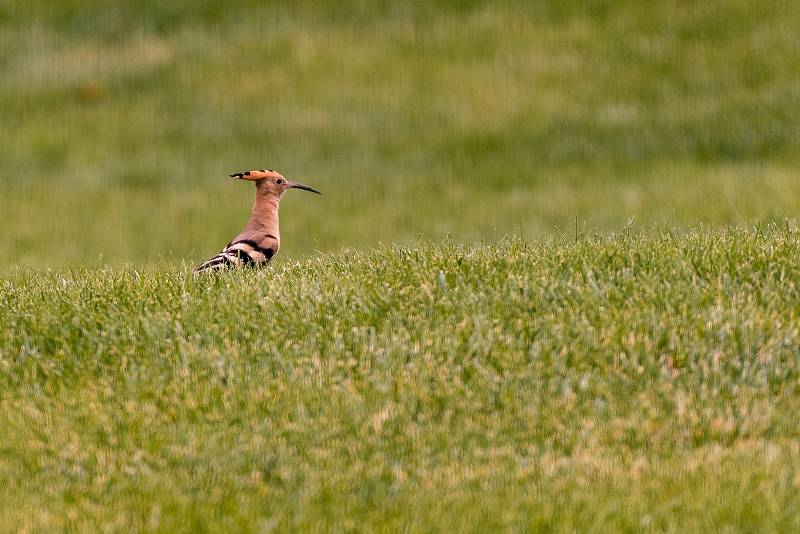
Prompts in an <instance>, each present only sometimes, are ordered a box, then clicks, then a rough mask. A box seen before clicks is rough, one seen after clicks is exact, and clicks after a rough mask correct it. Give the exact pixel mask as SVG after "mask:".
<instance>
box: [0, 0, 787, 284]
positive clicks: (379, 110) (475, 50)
mask: <svg viewBox="0 0 800 534" xmlns="http://www.w3.org/2000/svg"><path fill="white" fill-rule="evenodd" d="M0 69H1V72H2V76H0V124H1V125H2V126H0V199H2V203H1V204H0V210H1V211H0V217H1V219H2V224H1V225H0V228H2V229H0V269H8V268H9V267H11V266H12V265H36V266H39V267H50V266H53V267H58V266H64V265H80V264H97V263H98V262H100V263H106V262H111V263H116V262H134V263H137V264H144V263H151V262H155V261H159V260H160V259H167V260H169V261H187V262H194V261H197V260H200V259H202V258H204V257H207V256H209V255H210V254H212V253H214V252H216V251H217V250H218V249H219V248H220V247H221V246H223V245H224V244H225V243H226V242H227V241H228V239H230V237H231V236H233V235H234V233H235V232H236V231H238V229H239V228H240V227H241V226H242V224H243V223H244V221H245V219H246V218H247V214H248V210H249V207H250V204H251V201H252V186H251V185H250V184H246V183H243V182H236V181H233V180H231V179H229V178H227V174H229V173H230V172H234V171H240V170H246V169H250V168H263V167H269V168H274V169H278V170H280V171H282V172H283V173H284V174H285V175H286V176H287V177H289V178H292V179H297V180H300V181H303V182H306V183H308V184H310V185H313V186H315V187H318V188H319V189H321V190H322V191H323V192H324V196H323V197H315V196H311V195H306V194H303V193H300V192H292V193H290V194H288V195H287V198H286V199H285V200H284V203H283V208H282V225H283V226H282V235H283V241H284V242H283V248H282V255H283V256H284V257H286V256H293V257H298V256H302V255H306V254H310V253H314V251H315V250H322V251H340V250H342V249H349V248H366V247H369V246H372V245H374V244H376V243H378V242H405V243H408V242H414V241H415V240H418V239H420V238H422V239H426V240H427V239H440V238H442V237H443V236H446V235H448V234H450V235H451V236H452V238H453V239H455V240H458V241H466V240H476V239H490V240H493V239H497V238H499V237H501V236H503V235H506V234H521V235H524V236H530V237H532V236H537V235H542V234H545V233H554V232H563V233H571V232H574V230H575V225H576V222H577V223H578V224H580V226H581V228H582V231H603V230H609V229H610V230H618V229H620V228H622V227H624V226H625V225H626V224H629V222H630V221H631V220H634V221H635V225H637V226H640V227H641V226H645V225H649V224H651V223H654V222H665V221H666V222H669V223H670V224H674V225H679V226H680V225H697V224H700V223H711V224H727V223H744V222H748V223H752V222H755V223H759V222H764V221H769V220H778V221H780V222H781V224H783V223H784V221H785V219H787V218H788V219H789V223H790V224H793V218H794V217H795V216H796V214H797V212H798V201H799V200H800V180H798V178H800V173H799V172H798V169H800V166H798V163H800V156H799V155H798V148H799V147H800V120H799V119H800V3H798V2H790V1H785V2H781V1H768V2H756V1H743V0H719V1H703V2H696V1H679V2H656V3H651V2H643V1H623V0H619V1H602V0H585V1H556V0H553V1H522V2H511V1H509V2H469V1H455V0H452V1H440V2H427V1H422V0H419V1H388V0H385V1H357V2H338V1H298V2H288V1H287V2H249V1H242V0H240V1H229V2H217V1H202V0H177V1H176V0H171V1H169V2H160V1H143V0H128V1H124V0H119V1H114V2H111V1H108V2H103V1H96V0H80V1H77V0H64V1H43V0H35V1H28V2H18V1H13V0H3V1H0Z"/></svg>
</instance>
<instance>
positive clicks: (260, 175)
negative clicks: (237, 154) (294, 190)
mask: <svg viewBox="0 0 800 534" xmlns="http://www.w3.org/2000/svg"><path fill="white" fill-rule="evenodd" d="M230 177H231V178H238V179H240V180H263V179H264V178H277V177H281V178H282V176H281V173H279V172H278V171H273V170H272V169H258V170H255V171H242V172H235V173H233V174H231V175H230Z"/></svg>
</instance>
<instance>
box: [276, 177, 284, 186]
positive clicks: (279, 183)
mask: <svg viewBox="0 0 800 534" xmlns="http://www.w3.org/2000/svg"><path fill="white" fill-rule="evenodd" d="M275 183H276V184H278V185H281V184H282V183H283V180H282V179H281V178H278V179H277V180H275Z"/></svg>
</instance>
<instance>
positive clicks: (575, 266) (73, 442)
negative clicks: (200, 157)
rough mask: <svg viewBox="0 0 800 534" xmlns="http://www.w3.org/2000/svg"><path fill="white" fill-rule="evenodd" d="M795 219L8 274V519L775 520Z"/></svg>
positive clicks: (3, 353)
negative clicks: (233, 263) (235, 269)
mask: <svg viewBox="0 0 800 534" xmlns="http://www.w3.org/2000/svg"><path fill="white" fill-rule="evenodd" d="M798 242H800V241H798V235H797V232H796V231H795V230H791V229H787V228H779V227H762V228H761V229H753V230H749V231H725V232H715V231H704V232H691V233H688V234H683V233H680V232H675V231H672V230H667V229H661V230H657V231H653V232H648V233H647V234H646V235H637V234H635V233H630V232H624V233H622V234H619V235H614V236H606V237H596V236H588V235H583V234H579V235H578V236H577V241H576V240H575V238H574V237H571V238H566V237H564V238H551V239H547V240H543V241H536V242H526V241H521V240H517V239H515V240H509V241H505V242H503V243H501V244H500V245H473V246H458V245H454V244H445V245H438V246H420V247H414V248H397V247H383V248H380V249H377V250H374V251H372V252H370V253H368V254H350V255H347V256H338V255H336V256H322V257H318V258H315V259H308V260H304V261H302V262H299V263H295V262H289V261H282V262H278V263H277V264H275V265H273V266H271V267H270V268H269V269H267V270H266V271H261V272H254V271H250V272H241V273H229V274H227V275H225V276H219V277H215V276H210V277H200V278H194V277H192V275H191V273H190V272H189V271H188V270H187V269H182V268H175V267H168V266H163V265H162V266H154V267H152V268H146V269H136V270H134V269H104V268H103V269H101V268H92V269H81V270H77V271H75V270H73V271H54V272H52V273H47V274H41V273H33V272H30V271H26V270H20V271H16V272H14V273H12V274H11V275H10V276H9V277H7V278H5V279H4V280H3V281H2V282H1V284H2V285H0V303H1V304H2V306H0V325H1V326H0V388H2V391H3V394H2V396H0V432H1V433H2V435H3V436H4V438H3V440H2V448H0V479H2V480H6V481H13V483H9V484H2V485H0V529H3V530H8V529H14V530H17V529H34V528H35V529H44V530H52V529H53V528H75V529H78V530H86V529H89V530H101V529H106V528H116V529H125V530H130V529H134V530H139V529H152V530H159V531H165V532H166V531H169V532H174V531H190V530H193V531H196V530H198V529H199V530H210V531H223V530H230V529H245V530H259V529H262V528H266V527H267V526H269V527H277V528H279V529H280V530H297V529H302V530H317V529H319V528H323V527H324V528H325V529H327V528H331V527H335V528H343V529H347V528H353V529H357V530H363V531H398V530H410V531H448V532H449V531H453V530H470V531H485V530H486V529H487V528H504V529H513V530H528V529H538V528H541V529H547V530H563V531H572V530H575V529H577V530H586V529H587V528H588V529H589V530H597V531H610V530H614V531H616V530H639V529H644V530H659V531H663V530H672V531H698V530H700V531H715V532H716V531H719V530H725V529H732V530H734V531H737V530H747V531H751V530H757V531H770V530H777V531H787V532H788V531H793V530H796V529H797V528H798V527H799V526H800V498H798V491H800V490H798V487H800V486H799V485H800V479H798V475H797V473H798V469H799V468H800V449H798V445H797V443H798V438H800V436H798V429H799V428H800V421H798V415H797V414H800V406H798V398H800V397H798V392H800V368H799V367H798V362H800V359H799V358H798V346H800V330H798V328H797V327H796V325H797V323H798V313H800V300H798V291H797V290H798V287H800V268H798V263H797V261H796V259H797V256H798V253H800V250H798Z"/></svg>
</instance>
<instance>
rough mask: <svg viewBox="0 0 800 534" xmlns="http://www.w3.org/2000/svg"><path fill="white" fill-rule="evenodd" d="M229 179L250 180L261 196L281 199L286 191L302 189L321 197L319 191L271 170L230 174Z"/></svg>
mask: <svg viewBox="0 0 800 534" xmlns="http://www.w3.org/2000/svg"><path fill="white" fill-rule="evenodd" d="M231 178H238V179H240V180H250V181H252V182H255V183H256V190H257V191H258V192H259V193H260V194H262V195H270V196H275V197H278V198H280V197H282V196H283V193H285V192H286V190H287V189H303V190H305V191H311V192H312V193H316V194H318V195H321V194H322V193H320V192H319V191H317V190H316V189H314V188H313V187H309V186H307V185H303V184H301V183H297V182H293V181H291V180H287V179H286V178H284V176H283V175H282V174H281V173H279V172H277V171H273V170H271V169H266V170H265V169H261V170H257V171H245V172H237V173H234V174H231Z"/></svg>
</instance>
